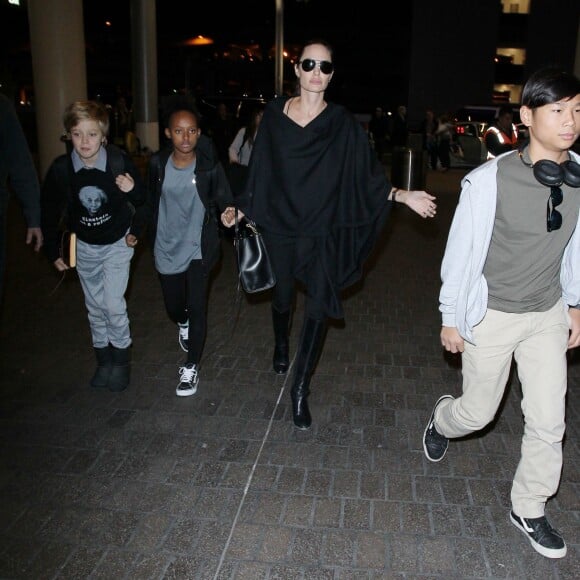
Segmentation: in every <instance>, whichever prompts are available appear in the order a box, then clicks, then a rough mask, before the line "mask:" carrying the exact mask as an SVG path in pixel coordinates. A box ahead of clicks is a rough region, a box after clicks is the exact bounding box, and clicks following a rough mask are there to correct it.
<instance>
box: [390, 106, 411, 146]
mask: <svg viewBox="0 0 580 580" xmlns="http://www.w3.org/2000/svg"><path fill="white" fill-rule="evenodd" d="M408 137H409V128H408V126H407V107H405V105H399V106H398V107H397V112H396V113H395V114H394V115H393V121H392V129H391V145H392V146H393V147H406V146H407V138H408Z"/></svg>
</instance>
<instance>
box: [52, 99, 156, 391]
mask: <svg viewBox="0 0 580 580" xmlns="http://www.w3.org/2000/svg"><path fill="white" fill-rule="evenodd" d="M63 121H64V127H65V131H66V134H67V137H68V138H69V139H70V141H71V143H72V151H71V153H70V154H65V155H61V156H59V157H57V158H56V159H55V160H54V161H53V163H52V165H51V166H50V168H49V170H48V172H47V175H46V178H45V180H44V183H43V185H42V229H43V232H44V234H45V238H46V243H45V246H44V249H45V252H46V255H47V257H48V259H49V260H50V261H51V262H52V263H53V264H54V267H55V268H56V269H57V270H58V271H59V272H64V271H65V270H68V268H69V266H67V264H66V263H65V261H64V260H63V257H61V256H60V254H59V242H60V233H61V221H62V219H63V214H64V215H65V216H66V226H67V228H68V229H69V230H70V231H72V232H74V233H75V234H76V236H77V242H76V255H77V263H76V269H77V273H78V276H79V280H80V283H81V286H82V289H83V293H84V296H85V305H86V307H87V311H88V318H89V325H90V329H91V338H92V343H93V349H94V352H95V357H96V360H97V368H96V370H95V373H94V375H93V377H92V379H91V381H90V385H91V387H94V388H97V389H101V388H108V389H109V390H110V391H123V390H125V389H126V388H127V387H128V386H129V382H130V350H129V349H130V347H131V344H132V339H131V330H130V327H129V317H128V314H127V303H126V301H125V292H126V290H127V284H128V282H129V269H130V265H131V258H132V257H133V253H134V249H133V248H134V246H135V244H136V240H134V239H133V238H132V237H131V236H130V235H129V234H130V230H131V221H132V218H133V211H134V208H135V207H136V206H139V205H141V204H142V203H143V201H144V198H145V185H144V183H143V182H142V178H141V175H140V173H139V171H138V169H137V168H136V167H135V164H134V163H133V161H132V160H131V158H130V157H129V156H128V155H127V154H125V153H123V152H122V150H121V149H119V148H116V147H114V146H111V147H114V150H113V149H110V150H107V147H106V142H107V135H108V131H109V116H108V113H107V110H106V109H105V107H104V105H102V104H101V103H98V102H95V101H75V102H74V103H71V104H70V105H69V106H68V107H67V108H66V109H65V111H64V116H63ZM114 155H118V156H119V159H120V162H121V164H122V168H121V171H120V172H119V173H118V174H116V170H115V171H114V168H113V164H112V158H113V156H114ZM115 165H116V164H115ZM89 197H90V200H89Z"/></svg>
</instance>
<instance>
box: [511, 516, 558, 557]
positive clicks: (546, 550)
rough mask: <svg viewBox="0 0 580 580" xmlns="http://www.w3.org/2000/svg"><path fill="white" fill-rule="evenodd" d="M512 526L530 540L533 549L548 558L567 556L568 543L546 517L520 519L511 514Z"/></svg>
mask: <svg viewBox="0 0 580 580" xmlns="http://www.w3.org/2000/svg"><path fill="white" fill-rule="evenodd" d="M510 520H511V522H512V524H513V525H514V526H515V527H516V528H518V530H521V531H522V532H523V533H524V534H525V535H526V536H527V537H528V539H529V540H530V543H531V544H532V548H534V550H536V552H539V553H540V554H542V556H546V558H563V557H564V556H565V555H566V551H567V548H566V542H564V538H563V537H562V536H561V534H560V532H559V531H558V530H555V529H554V528H553V527H552V526H551V525H550V522H548V520H547V519H546V516H542V517H541V518H520V516H517V515H516V514H515V513H514V512H513V511H511V512H510Z"/></svg>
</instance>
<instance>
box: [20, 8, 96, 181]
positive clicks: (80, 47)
mask: <svg viewBox="0 0 580 580" xmlns="http://www.w3.org/2000/svg"><path fill="white" fill-rule="evenodd" d="M28 21H29V27H30V44H31V52H32V71H33V72H32V74H33V80H34V92H35V105H36V123H37V127H38V154H39V173H40V178H41V179H43V178H44V176H45V174H46V171H47V170H48V167H49V166H50V164H51V163H52V161H53V160H54V158H55V157H57V156H58V155H61V154H62V153H65V152H66V149H65V146H64V144H63V143H62V141H61V140H60V138H61V136H62V134H63V131H64V127H63V125H62V113H63V111H64V109H65V107H66V106H67V105H68V104H69V103H71V102H72V101H75V100H78V99H86V98H87V74H86V59H85V33H84V20H83V2H82V0H51V1H50V2H46V0H28Z"/></svg>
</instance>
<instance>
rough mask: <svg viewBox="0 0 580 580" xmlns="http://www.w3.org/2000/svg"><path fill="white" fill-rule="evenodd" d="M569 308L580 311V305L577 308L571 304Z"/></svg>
mask: <svg viewBox="0 0 580 580" xmlns="http://www.w3.org/2000/svg"><path fill="white" fill-rule="evenodd" d="M568 308H574V310H580V304H576V306H572V305H571V304H568Z"/></svg>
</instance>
